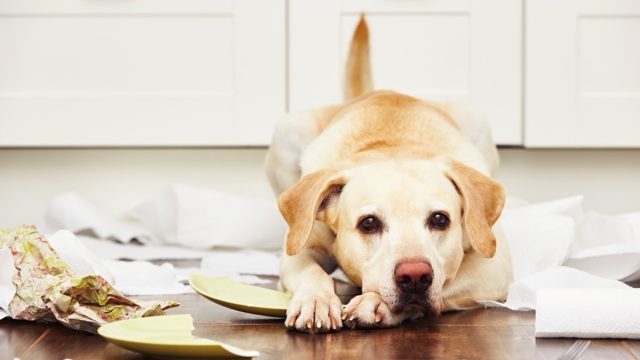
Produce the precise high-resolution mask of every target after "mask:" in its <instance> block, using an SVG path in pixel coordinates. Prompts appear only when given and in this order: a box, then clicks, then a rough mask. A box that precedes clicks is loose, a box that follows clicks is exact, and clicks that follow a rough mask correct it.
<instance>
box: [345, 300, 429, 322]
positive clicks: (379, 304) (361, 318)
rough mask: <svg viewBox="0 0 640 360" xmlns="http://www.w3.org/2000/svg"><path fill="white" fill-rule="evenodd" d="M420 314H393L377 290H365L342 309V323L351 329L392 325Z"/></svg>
mask: <svg viewBox="0 0 640 360" xmlns="http://www.w3.org/2000/svg"><path fill="white" fill-rule="evenodd" d="M421 316H422V314H407V313H400V314H394V313H392V312H391V310H390V309H389V306H388V305H387V303H386V302H385V301H384V300H383V299H382V297H381V296H380V294H378V293H377V292H365V293H364V294H362V295H358V296H356V297H354V298H353V299H351V301H350V302H349V304H347V306H346V307H345V308H344V310H343V311H342V320H343V321H344V325H345V326H346V327H349V328H351V329H355V328H358V329H372V328H385V327H392V326H396V325H398V324H400V323H401V322H403V321H404V320H405V319H408V318H413V317H421Z"/></svg>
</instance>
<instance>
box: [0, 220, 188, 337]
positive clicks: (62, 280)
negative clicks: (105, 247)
mask: <svg viewBox="0 0 640 360" xmlns="http://www.w3.org/2000/svg"><path fill="white" fill-rule="evenodd" d="M7 254H9V255H10V256H11V257H10V258H9V257H8V256H7ZM0 260H1V261H0V281H1V282H0V307H2V310H3V311H4V312H5V313H7V314H8V315H9V316H10V317H12V318H13V319H17V320H30V321H42V322H55V321H57V322H60V323H62V324H63V325H65V326H67V327H70V328H72V329H76V330H82V331H87V332H92V333H95V332H96V329H97V328H98V327H100V325H102V324H105V323H108V322H112V321H116V320H123V319H130V318H137V317H144V316H153V315H162V314H163V310H165V309H167V308H170V307H174V306H177V305H178V304H177V303H175V302H173V301H166V302H161V301H134V300H131V299H129V298H127V297H125V296H124V295H122V294H121V293H120V292H118V291H117V290H115V289H114V288H113V287H112V286H111V285H110V284H109V283H108V282H107V281H106V280H105V279H104V278H103V277H102V276H99V275H84V276H78V275H76V274H75V273H74V272H73V271H72V270H71V269H70V268H69V266H68V265H67V264H66V263H65V261H63V260H62V258H61V257H60V256H58V254H57V253H56V252H55V251H54V250H53V249H52V247H51V246H50V245H49V243H48V242H47V240H46V239H45V238H44V236H42V235H41V234H39V233H38V232H37V230H36V228H35V227H33V226H21V227H19V228H17V229H13V230H12V229H0ZM9 275H10V276H9ZM7 280H9V281H7Z"/></svg>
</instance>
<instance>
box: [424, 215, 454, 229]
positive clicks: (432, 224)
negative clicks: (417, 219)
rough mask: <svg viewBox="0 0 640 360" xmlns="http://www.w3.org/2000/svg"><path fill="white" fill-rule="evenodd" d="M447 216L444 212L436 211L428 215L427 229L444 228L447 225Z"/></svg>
mask: <svg viewBox="0 0 640 360" xmlns="http://www.w3.org/2000/svg"><path fill="white" fill-rule="evenodd" d="M449 222H450V221H449V217H448V216H447V214H446V213H443V212H440V211H436V212H434V213H432V214H431V216H429V220H427V226H429V229H436V230H444V229H446V228H447V227H448V226H449Z"/></svg>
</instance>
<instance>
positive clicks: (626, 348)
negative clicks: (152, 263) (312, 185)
mask: <svg viewBox="0 0 640 360" xmlns="http://www.w3.org/2000/svg"><path fill="white" fill-rule="evenodd" d="M155 298H157V297H155ZM165 298H170V299H174V300H177V301H179V302H180V303H181V306H180V307H178V308H175V309H172V310H170V311H169V313H170V314H183V313H191V314H192V316H193V317H194V320H195V327H196V331H195V335H198V336H202V337H208V338H211V339H215V340H219V341H223V342H227V343H229V344H232V345H236V346H239V347H243V348H247V349H255V350H258V351H260V353H261V356H260V359H334V358H335V359H338V358H339V359H351V358H363V359H556V358H557V357H558V356H560V355H561V354H562V353H563V352H565V351H566V350H567V349H568V348H569V347H570V346H571V345H572V344H573V342H574V341H575V340H574V339H536V338H535V336H534V322H535V317H534V314H533V312H512V311H507V310H501V309H478V310H471V311H462V312H454V313H447V314H444V315H442V316H440V317H438V318H435V319H423V320H419V321H415V322H411V323H406V324H404V325H402V326H400V327H398V328H394V329H385V330H370V331H363V330H343V331H341V332H337V333H331V334H324V335H307V334H299V333H295V332H288V331H286V330H285V329H284V326H283V324H282V322H283V321H282V320H281V319H271V318H266V317H261V316H256V315H250V314H243V313H240V312H236V311H233V310H229V309H225V308H223V307H221V306H219V305H217V304H214V303H212V302H209V301H208V300H206V299H204V298H202V297H200V296H198V295H196V294H190V295H178V296H166V297H165ZM639 355H640V341H633V340H624V341H622V340H594V341H592V344H591V346H590V347H589V348H588V349H587V351H586V352H585V353H584V354H583V356H582V357H581V359H636V360H639V359H640V358H639ZM14 357H17V358H20V359H23V360H31V359H33V360H40V359H42V360H50V359H66V358H69V359H74V360H84V359H87V360H97V359H114V360H115V359H123V360H128V359H146V357H144V356H142V355H140V354H137V353H134V352H130V351H127V350H123V349H121V348H119V347H117V346H115V345H113V344H110V343H107V342H106V341H104V340H103V339H102V338H101V337H99V336H97V335H90V334H85V333H81V332H77V331H73V330H70V329H67V328H65V327H63V326H61V325H57V324H36V323H29V322H24V321H14V320H9V319H4V320H2V321H0V359H13V358H14Z"/></svg>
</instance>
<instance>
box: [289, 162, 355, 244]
mask: <svg viewBox="0 0 640 360" xmlns="http://www.w3.org/2000/svg"><path fill="white" fill-rule="evenodd" d="M344 184H345V179H344V177H343V176H342V175H341V174H340V173H338V172H337V171H336V170H321V171H317V172H314V173H311V174H308V175H305V176H303V177H302V178H301V179H300V180H299V181H298V182H297V183H296V184H295V185H294V186H293V187H291V188H290V189H289V190H287V191H285V192H284V193H282V194H281V195H280V196H279V197H278V207H279V208H280V212H281V213H282V216H283V217H284V219H285V221H286V222H287V224H288V225H289V230H288V231H287V239H286V250H287V255H290V256H292V255H295V254H297V253H299V252H300V250H302V248H303V247H304V245H305V243H306V242H307V239H308V238H309V235H310V234H311V229H312V228H313V222H314V221H315V220H316V219H318V220H324V221H328V220H329V217H331V214H327V213H328V212H329V209H328V208H329V206H330V205H331V204H335V202H336V201H337V197H338V195H339V194H340V192H341V191H342V187H343V186H344Z"/></svg>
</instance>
